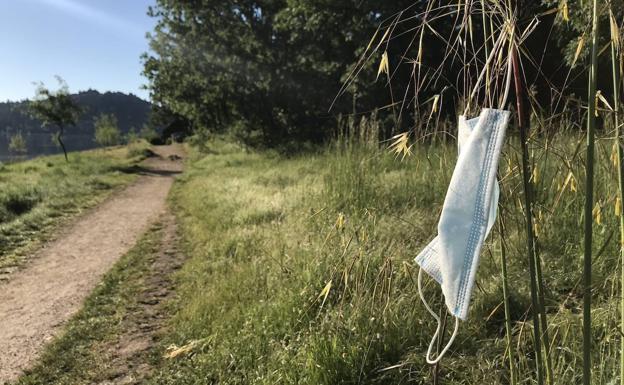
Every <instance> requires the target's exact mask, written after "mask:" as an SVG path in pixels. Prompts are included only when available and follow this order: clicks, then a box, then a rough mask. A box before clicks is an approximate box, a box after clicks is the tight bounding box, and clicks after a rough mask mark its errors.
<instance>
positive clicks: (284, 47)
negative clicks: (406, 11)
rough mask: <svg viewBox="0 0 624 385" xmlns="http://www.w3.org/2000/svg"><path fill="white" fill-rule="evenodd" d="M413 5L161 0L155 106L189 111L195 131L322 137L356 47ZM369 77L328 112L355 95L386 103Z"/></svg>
mask: <svg viewBox="0 0 624 385" xmlns="http://www.w3.org/2000/svg"><path fill="white" fill-rule="evenodd" d="M409 5H413V2H412V1H407V0H401V1H392V2H379V1H372V0H366V1H353V0H339V1H313V2H310V1H301V0H264V1H247V0H245V1H242V2H241V1H216V0H202V1H196V2H192V3H189V2H184V1H169V0H167V1H165V0H161V1H158V2H157V5H156V6H155V7H153V8H152V9H151V11H150V14H151V15H152V16H153V17H155V18H157V19H158V24H157V27H156V29H155V31H154V33H153V34H152V35H151V37H150V47H151V50H152V52H150V53H149V54H146V55H145V57H144V65H145V69H144V74H145V75H146V77H147V78H148V80H149V88H150V90H151V93H152V98H153V101H154V103H155V105H158V106H165V107H166V108H167V109H168V110H169V111H170V112H171V113H172V114H178V115H180V116H182V117H184V118H186V119H188V120H189V121H190V122H191V124H192V125H193V127H194V129H195V130H199V129H208V130H211V131H225V130H228V129H229V128H230V127H231V126H232V125H234V124H237V127H238V128H241V127H243V128H244V130H245V131H247V132H248V133H249V134H250V135H252V136H259V137H260V138H261V141H262V142H263V143H265V144H275V143H280V142H285V141H289V140H316V141H318V140H320V139H322V138H326V137H327V136H328V133H329V132H330V131H331V129H332V126H333V123H334V122H333V119H331V117H330V116H329V115H328V114H327V110H328V109H329V107H330V106H331V104H332V100H333V99H334V96H335V95H336V93H337V91H338V89H339V87H340V84H341V81H342V80H343V78H344V76H345V75H346V74H347V73H348V72H349V71H350V70H351V69H352V65H353V63H354V62H355V61H357V59H358V55H359V54H361V49H362V48H363V47H365V46H366V43H367V42H368V41H369V39H370V37H371V36H372V35H373V34H374V33H375V31H376V29H377V27H378V25H379V24H380V22H381V21H382V20H383V19H385V18H386V17H388V16H391V15H393V14H394V13H396V12H397V11H399V10H401V9H403V8H405V7H407V6H409ZM424 6H425V5H424V4H421V5H418V6H416V7H414V11H418V10H422V8H423V7H424ZM405 39H407V37H405ZM373 66H374V64H373ZM373 66H371V67H370V68H368V67H367V71H366V72H367V73H368V74H369V75H371V74H373V73H374V72H373V71H374V69H373V68H372V67H373ZM372 80H374V78H373V77H372V75H371V76H370V77H369V78H367V79H366V80H363V82H365V83H366V88H364V87H362V88H358V89H357V91H355V90H351V91H353V92H355V93H356V94H357V95H352V93H350V94H349V96H347V97H345V98H341V99H340V100H339V103H338V104H337V105H336V106H335V109H334V111H336V112H347V111H351V110H352V108H353V103H355V104H357V105H358V107H361V108H369V109H372V108H373V107H375V106H380V105H387V104H388V103H389V99H388V95H387V92H384V91H382V90H383V84H377V85H375V84H371V81H372ZM351 91H350V92H351ZM351 96H353V98H352V97H351Z"/></svg>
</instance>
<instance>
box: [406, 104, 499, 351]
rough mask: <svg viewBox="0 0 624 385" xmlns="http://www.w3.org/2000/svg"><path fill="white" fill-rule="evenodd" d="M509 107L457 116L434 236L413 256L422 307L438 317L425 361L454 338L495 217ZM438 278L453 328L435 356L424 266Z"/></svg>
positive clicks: (446, 348)
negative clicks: (451, 166)
mask: <svg viewBox="0 0 624 385" xmlns="http://www.w3.org/2000/svg"><path fill="white" fill-rule="evenodd" d="M509 115H510V113H509V111H504V110H495V109H483V110H482V112H481V114H480V115H479V117H478V118H474V119H469V120H467V119H466V118H465V117H463V116H461V117H460V118H459V128H458V146H459V156H458V159H457V164H456V166H455V170H454V171H453V175H452V177H451V182H450V184H449V188H448V191H447V193H446V198H445V200H444V205H443V207H442V214H441V216H440V222H439V223H438V236H437V237H436V238H434V239H433V240H432V241H431V243H429V245H427V246H426V247H425V248H424V249H423V251H422V252H421V253H420V254H419V255H418V256H417V257H416V263H418V265H419V266H420V268H421V270H420V272H419V274H418V290H419V293H420V295H421V298H422V300H423V303H424V304H425V307H426V309H427V310H428V311H429V313H431V314H432V315H433V316H434V317H435V318H436V320H437V321H438V328H437V330H436V332H435V334H434V336H433V339H432V341H431V343H430V345H429V349H428V351H427V362H428V363H436V362H438V361H439V360H440V359H441V358H442V356H443V355H444V353H446V351H447V350H448V348H449V347H450V345H451V343H452V342H453V340H454V338H455V336H456V334H457V331H458V328H459V319H461V320H466V318H467V316H468V305H469V304H470V296H471V294H472V289H473V286H474V281H475V276H476V272H477V267H478V265H479V254H480V252H481V248H482V246H483V242H484V240H485V238H486V237H487V235H488V234H489V232H490V230H491V229H492V226H493V225H494V222H495V221H496V206H497V204H498V197H499V187H498V182H497V181H496V173H497V170H498V161H499V158H500V152H501V149H502V146H503V141H504V138H505V131H506V128H507V124H508V122H509ZM423 270H424V271H425V272H426V273H427V274H429V275H430V276H431V277H432V278H433V279H434V280H435V281H437V282H438V283H439V284H440V286H441V288H442V293H443V294H444V300H445V303H446V307H447V308H448V311H449V312H450V313H451V314H452V315H453V316H454V317H455V329H454V332H453V336H452V337H451V338H450V339H449V342H448V343H447V345H446V347H445V348H444V349H443V350H442V352H440V354H439V356H438V358H436V359H431V358H430V355H431V350H432V348H433V345H434V343H435V341H436V339H437V338H438V336H439V334H440V329H441V322H440V319H439V317H438V316H437V314H436V313H435V312H434V311H433V310H431V308H430V307H429V305H428V304H427V302H426V301H425V299H424V297H423V296H422V289H421V281H422V271H423Z"/></svg>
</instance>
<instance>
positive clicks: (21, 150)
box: [9, 132, 28, 155]
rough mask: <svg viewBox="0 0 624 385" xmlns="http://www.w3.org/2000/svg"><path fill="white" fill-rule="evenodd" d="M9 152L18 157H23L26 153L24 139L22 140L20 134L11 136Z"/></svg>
mask: <svg viewBox="0 0 624 385" xmlns="http://www.w3.org/2000/svg"><path fill="white" fill-rule="evenodd" d="M9 151H10V152H12V153H14V154H18V155H24V154H26V153H27V152H28V148H27V147H26V139H24V137H23V136H22V133H21V132H18V133H16V134H13V135H12V136H11V139H9Z"/></svg>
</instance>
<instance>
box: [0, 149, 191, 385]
mask: <svg viewBox="0 0 624 385" xmlns="http://www.w3.org/2000/svg"><path fill="white" fill-rule="evenodd" d="M153 151H154V152H155V153H156V155H157V156H155V157H152V158H149V159H147V160H146V161H145V162H143V164H142V165H141V167H138V168H137V169H136V170H135V171H136V172H137V173H139V174H141V176H140V177H139V179H138V180H137V181H136V182H135V183H133V184H132V185H131V186H129V187H128V188H126V189H125V190H123V191H121V192H119V193H117V194H115V195H114V196H113V197H111V198H110V199H108V200H107V201H105V202H104V203H103V204H101V205H100V206H99V207H97V208H95V209H93V210H91V211H90V212H88V213H87V214H86V215H84V216H82V217H81V218H80V219H78V220H77V221H76V222H75V223H74V224H73V225H71V226H70V227H69V228H68V229H65V230H63V231H62V233H61V234H60V235H59V236H58V237H57V239H56V240H54V241H52V242H50V243H49V244H47V245H45V246H44V247H43V248H42V249H41V250H39V251H38V252H37V254H36V255H35V256H34V257H33V258H32V259H31V260H32V262H31V263H30V264H29V265H27V266H26V267H25V268H23V269H22V270H20V271H18V272H16V273H14V274H13V275H12V277H11V278H10V279H9V280H8V281H7V282H3V283H0V346H2V349H0V383H4V382H9V381H13V380H15V379H16V378H17V377H18V376H19V374H20V373H21V372H22V371H23V370H24V369H26V368H28V367H29V366H30V365H31V364H32V363H33V362H34V360H35V359H36V358H37V356H38V354H39V352H40V351H41V349H42V348H43V347H44V345H45V344H46V342H48V341H50V340H51V339H52V338H54V337H55V336H56V335H57V334H58V333H59V332H60V331H61V330H62V327H63V325H64V323H65V322H66V321H67V320H68V319H69V318H70V317H71V316H72V315H73V314H75V312H76V311H78V310H79V309H80V306H81V304H82V302H83V300H84V299H85V298H86V297H87V295H88V294H89V293H90V292H91V290H92V289H93V288H94V287H95V286H96V285H97V284H98V283H99V282H100V279H101V277H102V275H103V274H104V273H106V271H108V270H109V269H110V268H111V267H112V265H113V264H114V263H115V262H116V261H117V260H118V259H119V258H120V257H121V256H122V255H124V254H125V253H126V252H128V250H129V249H130V248H131V247H132V246H133V245H134V244H135V243H136V241H137V240H138V238H139V237H140V236H141V235H142V234H143V233H144V232H145V231H146V230H147V228H148V227H149V226H150V224H151V223H153V222H154V221H156V220H157V219H158V218H161V217H163V216H164V215H166V212H167V207H166V197H167V194H168V192H169V189H170V188H171V185H172V183H173V180H174V177H175V175H176V174H178V173H180V172H181V170H182V161H181V159H182V158H181V157H182V155H183V154H182V149H181V147H179V146H176V145H173V146H159V147H155V148H154V149H153ZM122 345H123V343H122ZM130 345H134V344H130ZM130 349H132V348H130ZM120 353H121V356H123V355H124V354H123V350H121V351H120Z"/></svg>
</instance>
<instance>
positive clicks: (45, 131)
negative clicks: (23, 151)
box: [0, 90, 151, 160]
mask: <svg viewBox="0 0 624 385" xmlns="http://www.w3.org/2000/svg"><path fill="white" fill-rule="evenodd" d="M73 98H74V100H75V102H76V103H77V104H78V105H79V106H81V107H82V108H83V109H84V113H83V115H82V117H81V118H80V121H79V123H78V125H77V126H76V127H74V128H70V129H69V130H68V131H67V136H66V140H65V142H66V144H67V148H68V150H69V151H79V150H86V149H90V148H93V147H95V143H94V141H93V135H94V127H93V121H94V118H95V117H97V116H99V115H100V114H103V113H106V114H113V115H115V116H116V117H117V121H118V124H119V128H120V130H121V131H122V133H124V134H125V133H127V132H128V131H130V129H132V128H134V129H135V130H137V131H138V130H140V129H141V127H142V126H143V124H145V123H146V122H147V119H148V116H149V112H150V108H151V105H150V103H149V102H147V101H145V100H143V99H141V98H139V97H137V96H135V95H132V94H124V93H121V92H106V93H100V92H98V91H94V90H88V91H83V92H79V93H77V94H74V95H73ZM27 103H28V101H20V102H5V103H0V160H2V159H3V158H5V157H7V156H8V155H9V152H8V143H9V140H10V138H11V136H12V135H14V134H15V133H18V132H20V133H21V134H22V135H23V136H24V138H25V139H26V143H27V147H28V154H29V155H31V156H33V155H44V154H53V153H57V152H59V149H58V148H57V146H56V145H55V144H54V143H53V141H52V140H51V132H52V131H51V130H53V128H43V127H41V122H39V121H38V120H36V119H33V118H31V117H30V116H29V114H28V111H27V109H26V107H27Z"/></svg>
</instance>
